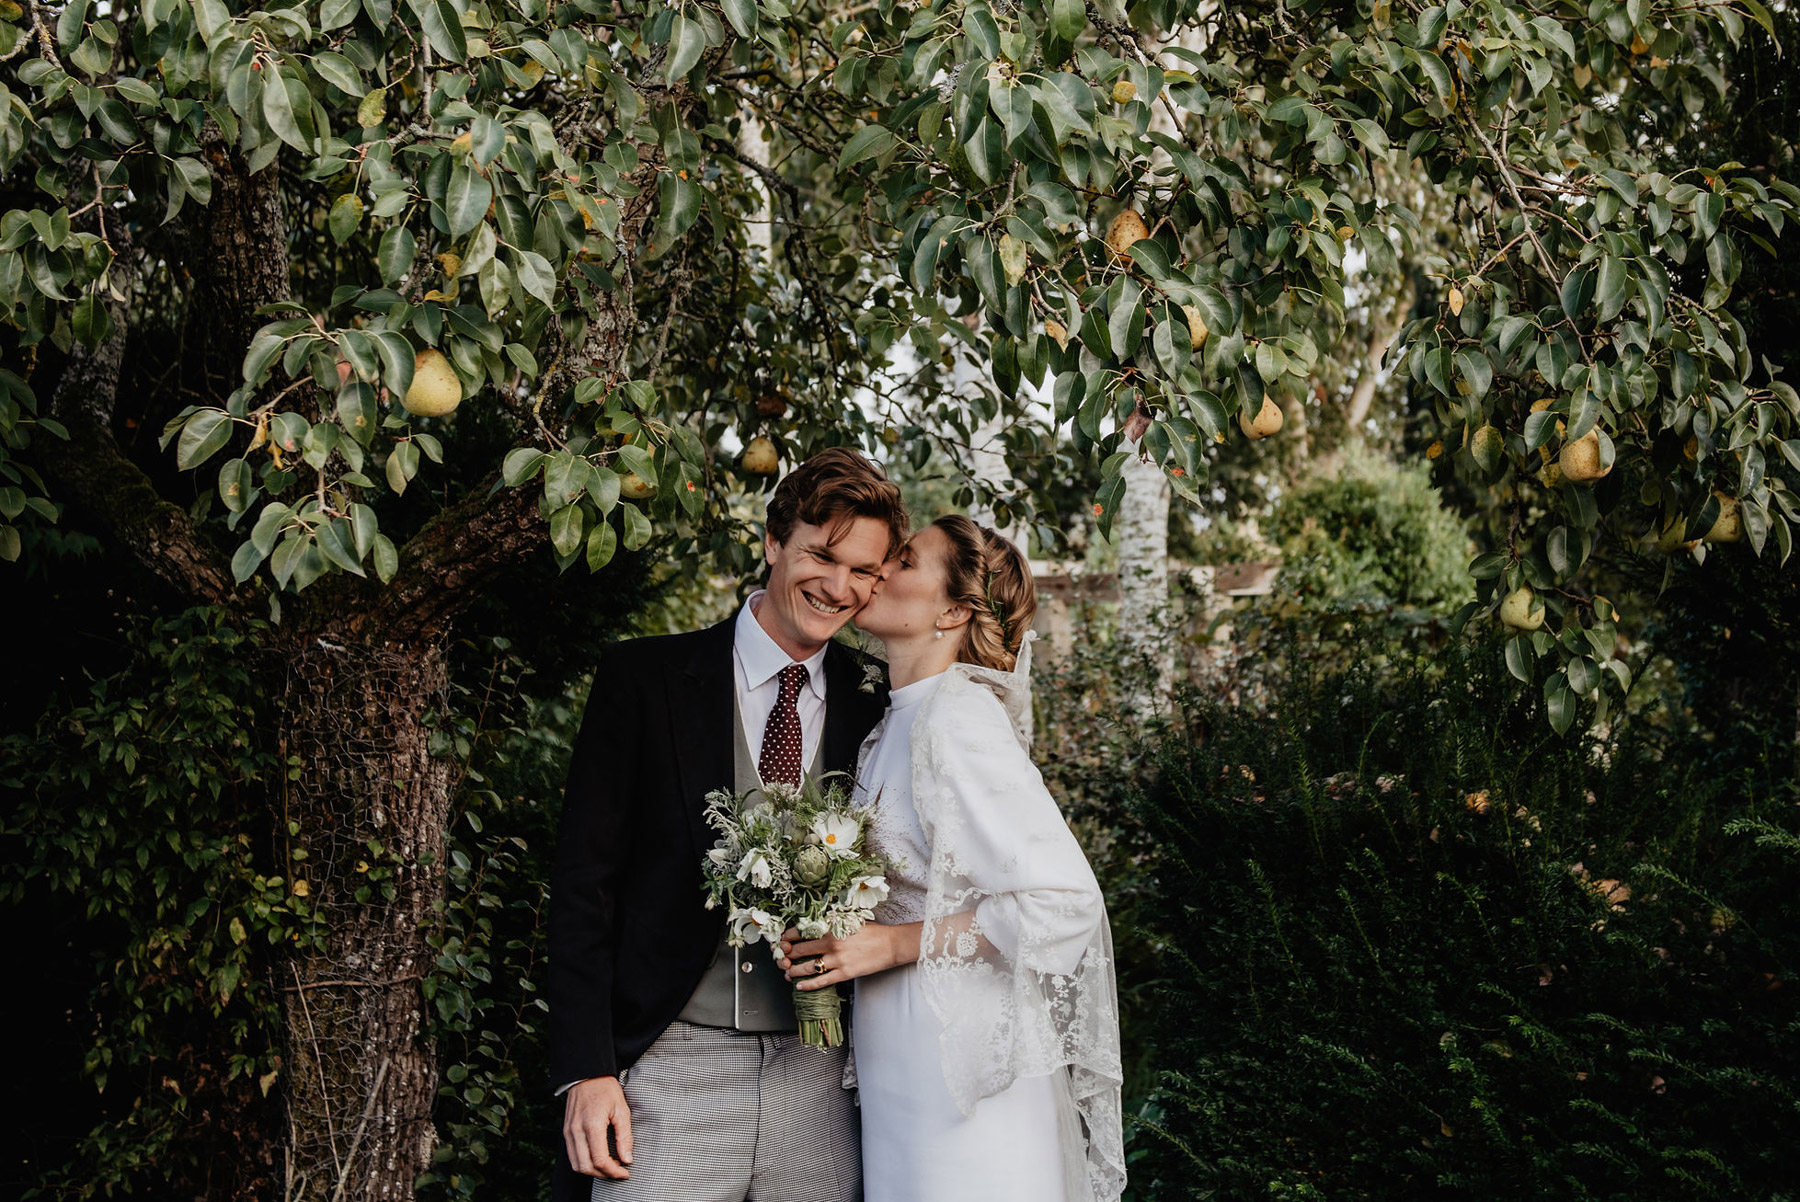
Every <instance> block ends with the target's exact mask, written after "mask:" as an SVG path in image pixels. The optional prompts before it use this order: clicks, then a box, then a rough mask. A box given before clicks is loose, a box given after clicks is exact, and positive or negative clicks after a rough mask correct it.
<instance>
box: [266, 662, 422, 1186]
mask: <svg viewBox="0 0 1800 1202" xmlns="http://www.w3.org/2000/svg"><path fill="white" fill-rule="evenodd" d="M278 650H279V651H280V652H281V653H282V654H283V658H284V661H285V663H284V666H285V671H286V687H285V689H284V693H283V697H282V712H283V722H284V724H283V728H282V730H281V732H280V744H279V749H280V752H281V755H282V758H283V761H284V762H285V763H287V764H288V765H289V766H290V772H289V779H288V780H287V781H286V782H285V784H284V787H283V789H282V791H281V794H280V796H279V797H278V798H277V799H276V802H277V804H278V806H279V809H280V812H279V814H278V815H277V818H278V819H279V822H278V825H277V833H278V837H280V838H282V839H283V846H282V847H281V848H280V851H281V853H282V856H283V859H284V860H285V861H286V864H287V869H288V873H289V877H288V883H287V888H288V891H289V894H290V898H291V900H292V901H293V903H294V904H295V906H296V909H298V910H300V911H301V912H302V913H303V914H310V915H312V916H313V917H314V918H315V919H316V920H317V922H318V925H317V926H316V927H315V928H314V932H315V933H314V934H313V935H312V936H311V937H309V938H303V939H302V941H301V942H300V943H299V944H297V945H296V946H295V948H294V949H293V952H292V956H291V959H290V960H289V962H288V970H289V971H288V976H289V979H288V980H286V981H283V982H280V984H281V986H282V988H283V990H284V993H283V997H284V1002H285V1012H286V1031H287V1045H286V1056H285V1058H284V1070H285V1076H286V1096H287V1104H288V1133H289V1146H288V1148H287V1191H286V1197H287V1199H289V1200H290V1202H342V1200H344V1199H358V1200H361V1202H373V1200H376V1199H404V1198H410V1197H411V1195H412V1188H413V1179H414V1178H415V1177H416V1176H418V1174H419V1173H420V1172H422V1171H423V1170H424V1168H425V1167H426V1166H427V1165H428V1164H429V1163H430V1159H431V1152H432V1149H433V1147H434V1146H435V1142H436V1134H435V1129H434V1128H433V1126H432V1122H431V1108H432V1101H433V1098H434V1097H435V1095H436V1093H437V1084H438V1080H437V1068H438V1066H437V1049H436V1047H435V1045H434V1043H433V1041H432V1039H431V1037H430V1034H429V1032H428V1030H427V1027H426V1023H425V1014H424V1006H425V1001H424V995H423V994H422V992H421V982H422V981H423V979H424V977H425V975H426V973H427V972H428V971H429V970H430V968H431V965H432V962H433V952H432V949H431V947H430V945H429V943H428V942H427V939H428V936H429V933H430V931H431V930H432V929H433V927H434V925H435V924H436V923H437V921H438V917H437V914H438V910H439V907H440V905H441V903H442V901H443V899H444V849H445V823H446V821H447V819H448V816H449V812H450V785H451V768H452V765H451V764H450V762H449V761H448V760H446V759H444V758H442V757H439V756H434V755H433V754H432V750H431V745H430V742H431V740H430V729H429V727H428V726H427V724H426V721H425V714H426V711H427V710H431V709H441V708H442V707H443V705H444V704H445V702H446V684H447V679H448V672H447V665H446V659H445V648H444V643H443V642H442V641H441V640H436V639H427V640H421V641H409V642H386V643H383V644H381V645H380V646H375V645H371V644H368V643H355V644H338V643H333V642H331V641H330V640H329V639H327V638H320V637H313V638H310V639H306V640H303V641H299V642H295V643H289V644H287V645H286V646H283V647H281V648H279V649H278ZM289 831H293V832H295V833H294V834H292V835H291V836H289V835H287V832H289Z"/></svg>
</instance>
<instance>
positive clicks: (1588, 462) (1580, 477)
mask: <svg viewBox="0 0 1800 1202" xmlns="http://www.w3.org/2000/svg"><path fill="white" fill-rule="evenodd" d="M1556 465H1557V466H1558V467H1560V468H1561V469H1562V474H1563V479H1565V480H1573V481H1574V482H1575V483H1577V484H1589V483H1592V482H1593V481H1595V480H1599V479H1601V478H1603V477H1604V476H1605V475H1606V474H1607V473H1608V472H1610V471H1612V464H1610V463H1608V464H1602V463H1601V462H1600V431H1598V430H1589V431H1588V432H1587V433H1586V434H1583V435H1582V436H1581V437H1580V438H1577V439H1576V440H1575V441H1574V442H1572V443H1569V444H1568V445H1567V446H1565V447H1563V449H1562V454H1561V455H1560V456H1558V457H1557V461H1556Z"/></svg>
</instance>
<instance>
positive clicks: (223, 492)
mask: <svg viewBox="0 0 1800 1202" xmlns="http://www.w3.org/2000/svg"><path fill="white" fill-rule="evenodd" d="M255 491H256V480H255V478H254V477H253V476H252V475H251V473H250V465H249V464H248V463H246V462H245V461H244V460H242V459H228V460H226V461H225V466H224V467H222V468H220V469H219V500H221V501H223V502H224V503H225V508H226V509H229V510H230V511H231V512H232V513H242V512H244V511H245V510H246V509H248V508H249V507H250V499H251V494H252V493H254V492H255Z"/></svg>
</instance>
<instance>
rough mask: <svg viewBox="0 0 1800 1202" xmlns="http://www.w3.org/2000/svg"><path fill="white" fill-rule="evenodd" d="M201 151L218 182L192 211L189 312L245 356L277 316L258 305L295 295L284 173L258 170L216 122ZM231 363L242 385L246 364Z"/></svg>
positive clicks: (213, 339) (204, 133)
mask: <svg viewBox="0 0 1800 1202" xmlns="http://www.w3.org/2000/svg"><path fill="white" fill-rule="evenodd" d="M200 153H201V156H202V157H203V158H204V159H205V161H206V165H207V168H208V169H209V170H210V171H211V172H212V178H213V189H212V201H211V202H210V203H209V204H207V205H206V206H205V207H204V208H200V207H198V206H195V208H194V209H193V210H191V211H192V212H194V214H195V224H194V226H193V227H192V230H193V233H192V245H191V250H190V253H189V255H188V260H187V262H188V270H189V272H190V274H191V275H192V278H193V281H194V297H193V306H192V307H191V308H190V310H189V312H190V313H192V314H195V315H198V316H200V317H202V318H203V319H204V320H205V322H206V327H207V344H208V345H210V346H214V347H217V348H218V349H219V351H220V352H222V353H223V354H226V355H230V356H232V357H233V358H234V359H235V360H241V358H242V356H243V353H244V351H245V349H246V348H247V347H249V345H250V339H251V337H252V336H253V335H255V333H256V331H257V330H258V329H259V328H261V327H262V326H263V324H264V323H266V322H267V321H269V320H270V319H269V318H267V317H259V316H258V315H257V313H256V310H257V309H259V308H261V307H262V306H263V305H268V304H272V303H274V302H275V301H282V300H286V299H288V297H289V295H291V291H290V284H289V280H288V229H287V217H286V216H285V215H284V214H283V212H282V209H281V173H280V171H279V170H278V169H277V168H275V167H273V166H271V167H265V168H263V169H262V170H261V171H258V172H257V173H256V174H255V175H251V174H250V172H249V167H248V164H246V163H245V162H244V160H243V157H242V156H241V155H239V154H238V153H237V152H236V151H234V150H233V149H232V148H231V146H230V144H229V143H227V142H226V141H225V135H224V134H223V133H221V132H220V130H219V127H218V125H217V124H216V123H215V122H212V121H208V122H207V123H206V124H205V126H204V127H202V129H201V132H200ZM226 366H227V367H228V369H229V375H228V376H227V378H228V379H229V380H231V381H233V384H232V385H231V387H235V386H236V384H235V381H236V380H237V378H238V376H239V374H240V363H239V362H235V361H234V362H229V363H228V364H226ZM227 391H229V389H227Z"/></svg>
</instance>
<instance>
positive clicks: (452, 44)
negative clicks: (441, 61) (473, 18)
mask: <svg viewBox="0 0 1800 1202" xmlns="http://www.w3.org/2000/svg"><path fill="white" fill-rule="evenodd" d="M406 2H407V7H409V8H411V9H412V10H413V15H414V16H416V17H418V18H419V28H421V29H423V30H424V31H425V37H426V39H427V40H428V41H429V42H430V43H431V48H432V49H433V50H436V51H437V52H438V53H439V54H441V55H443V56H444V57H445V58H447V59H449V60H450V61H451V62H453V63H460V62H462V61H463V60H464V59H465V58H467V57H469V43H468V40H467V39H466V38H465V37H464V35H463V28H462V17H461V16H460V15H458V13H457V11H456V9H455V8H454V7H453V6H452V5H451V4H450V0H406Z"/></svg>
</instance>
